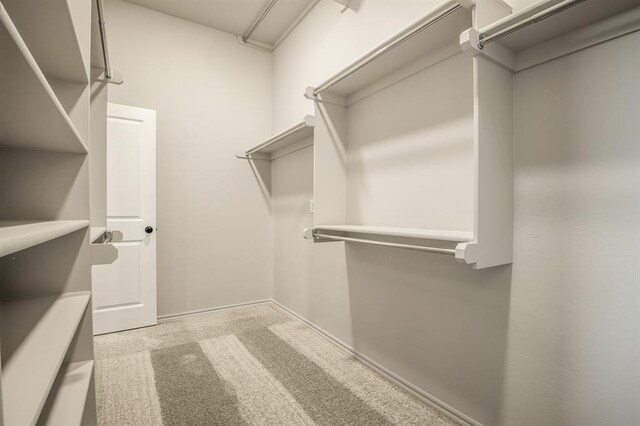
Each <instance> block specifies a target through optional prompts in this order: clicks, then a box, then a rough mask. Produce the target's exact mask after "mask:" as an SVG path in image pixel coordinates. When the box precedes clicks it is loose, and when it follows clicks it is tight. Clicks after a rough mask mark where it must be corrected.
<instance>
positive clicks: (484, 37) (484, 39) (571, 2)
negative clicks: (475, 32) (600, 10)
mask: <svg viewBox="0 0 640 426" xmlns="http://www.w3.org/2000/svg"><path fill="white" fill-rule="evenodd" d="M585 1H586V0H566V1H563V2H561V3H558V4H556V5H555V6H552V7H550V8H548V9H545V10H543V11H540V12H538V13H536V14H534V15H531V16H529V17H528V18H526V19H523V20H522V21H520V22H516V23H515V24H513V25H510V26H508V27H506V28H503V29H502V30H500V31H497V32H495V33H493V34H490V35H488V34H485V33H482V34H480V36H479V41H478V47H479V48H480V49H482V48H483V47H484V46H485V45H487V44H489V43H491V42H493V41H496V40H498V39H500V38H502V37H504V36H507V35H509V34H511V33H513V32H516V31H518V30H520V29H522V28H524V27H528V26H529V25H532V24H535V23H537V22H540V21H542V20H545V19H547V18H550V17H551V16H553V15H556V14H558V13H560V12H563V11H565V10H567V9H569V8H572V7H573V6H577V5H578V4H580V3H582V2H585Z"/></svg>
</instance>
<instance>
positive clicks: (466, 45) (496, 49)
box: [460, 28, 516, 71]
mask: <svg viewBox="0 0 640 426" xmlns="http://www.w3.org/2000/svg"><path fill="white" fill-rule="evenodd" d="M460 48H461V49H462V51H463V52H465V53H468V54H471V55H472V56H482V57H484V58H487V59H488V60H490V61H491V62H494V63H496V64H498V65H500V66H502V67H504V68H507V69H509V70H511V71H515V66H516V65H515V64H516V58H515V55H514V54H513V52H512V51H511V50H509V49H507V48H506V47H504V46H503V45H501V44H500V43H498V42H494V43H491V44H490V45H487V46H480V32H479V31H478V30H476V29H475V28H469V29H468V30H467V31H465V32H463V33H462V34H460Z"/></svg>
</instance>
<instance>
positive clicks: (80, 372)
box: [38, 361, 93, 426]
mask: <svg viewBox="0 0 640 426" xmlns="http://www.w3.org/2000/svg"><path fill="white" fill-rule="evenodd" d="M92 376H93V361H84V362H74V363H72V364H68V365H66V366H63V367H62V368H61V369H60V373H59V374H58V378H57V379H56V382H55V383H54V385H53V388H52V389H51V392H50V397H49V399H47V403H46V405H45V407H44V409H43V410H42V414H41V415H40V419H39V421H38V424H41V425H51V426H54V425H57V426H63V425H80V424H81V423H82V414H83V413H84V406H85V403H86V401H87V393H88V391H89V386H90V384H91V378H92Z"/></svg>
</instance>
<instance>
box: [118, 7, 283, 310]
mask: <svg viewBox="0 0 640 426" xmlns="http://www.w3.org/2000/svg"><path fill="white" fill-rule="evenodd" d="M106 14H107V20H108V22H109V48H110V53H111V63H112V66H113V67H114V68H115V69H116V70H118V71H121V72H122V73H123V74H124V77H125V83H124V84H123V85H122V86H112V87H110V88H109V89H110V90H109V100H110V102H115V103H122V104H127V105H134V106H138V107H143V108H151V109H155V110H157V123H158V124H157V126H158V127H157V138H158V139H157V208H158V210H157V211H158V217H157V223H158V236H157V244H158V247H157V249H158V257H157V265H158V313H159V314H160V315H163V314H172V313H178V312H185V311H190V310H196V309H204V308H210V307H213V306H223V305H227V304H232V303H239V302H246V301H251V300H257V299H263V298H266V297H268V296H269V293H270V287H271V276H272V274H271V270H272V262H273V260H272V239H271V227H270V224H271V219H270V201H269V199H268V197H266V196H265V195H264V194H263V193H262V190H261V186H260V185H259V183H258V182H257V181H256V177H255V176H254V173H253V171H252V170H251V168H250V166H249V163H248V162H246V161H240V160H237V159H236V158H235V156H234V154H235V153H236V152H237V151H239V150H241V149H243V148H246V147H248V146H251V145H252V144H254V143H256V141H258V140H260V139H262V138H265V137H267V136H268V135H270V134H271V57H270V55H269V54H268V53H265V52H261V51H258V50H255V49H248V48H245V47H243V46H241V45H240V44H239V43H238V42H237V40H236V38H235V36H233V35H231V34H227V33H223V32H220V31H216V30H213V29H211V28H208V27H205V26H202V25H198V24H194V23H191V22H188V21H184V20H181V19H177V18H174V17H171V16H169V15H165V14H162V13H157V12H153V11H151V10H149V9H146V8H142V7H139V6H136V5H133V4H130V3H125V2H121V1H117V0H112V1H108V2H107V3H106Z"/></svg>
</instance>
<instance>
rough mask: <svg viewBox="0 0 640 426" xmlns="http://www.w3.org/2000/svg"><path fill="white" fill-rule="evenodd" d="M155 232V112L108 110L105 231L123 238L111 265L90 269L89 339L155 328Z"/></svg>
mask: <svg viewBox="0 0 640 426" xmlns="http://www.w3.org/2000/svg"><path fill="white" fill-rule="evenodd" d="M155 227H156V112H155V111H153V110H149V109H143V108H136V107H130V106H125V105H117V104H109V105H108V109H107V229H109V230H112V231H120V232H121V233H122V237H123V238H122V241H120V242H116V243H114V245H115V246H116V247H117V249H118V259H117V260H116V261H115V262H114V263H112V264H110V265H95V266H93V268H92V281H93V330H94V333H95V334H103V333H111V332H114V331H120V330H126V329H130V328H136V327H144V326H148V325H154V324H156V323H157V311H156V229H155Z"/></svg>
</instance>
